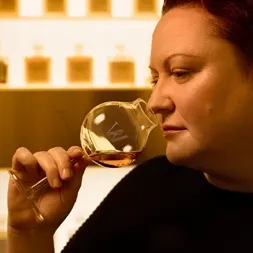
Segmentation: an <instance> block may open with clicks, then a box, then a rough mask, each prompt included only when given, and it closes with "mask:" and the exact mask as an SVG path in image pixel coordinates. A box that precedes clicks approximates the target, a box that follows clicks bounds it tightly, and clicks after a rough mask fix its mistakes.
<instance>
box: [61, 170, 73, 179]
mask: <svg viewBox="0 0 253 253" xmlns="http://www.w3.org/2000/svg"><path fill="white" fill-rule="evenodd" d="M72 175H73V173H72V170H70V169H68V168H64V169H63V171H62V177H63V178H65V179H66V178H70V177H72Z"/></svg>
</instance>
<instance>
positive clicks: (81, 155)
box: [67, 146, 91, 170]
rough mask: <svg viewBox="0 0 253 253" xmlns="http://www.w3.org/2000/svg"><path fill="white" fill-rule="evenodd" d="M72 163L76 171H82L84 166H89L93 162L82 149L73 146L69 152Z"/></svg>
mask: <svg viewBox="0 0 253 253" xmlns="http://www.w3.org/2000/svg"><path fill="white" fill-rule="evenodd" d="M67 153H68V155H69V156H70V158H71V161H72V167H73V168H75V169H78V170H79V169H82V167H83V166H85V167H86V166H87V165H88V163H89V162H90V161H91V160H90V158H89V157H88V156H87V155H86V154H85V152H84V151H83V149H82V148H80V147H78V146H72V147H70V148H69V149H68V151H67Z"/></svg>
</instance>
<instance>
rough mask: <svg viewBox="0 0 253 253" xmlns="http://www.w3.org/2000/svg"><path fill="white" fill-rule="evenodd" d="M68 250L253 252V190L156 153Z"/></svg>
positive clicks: (129, 177)
mask: <svg viewBox="0 0 253 253" xmlns="http://www.w3.org/2000/svg"><path fill="white" fill-rule="evenodd" d="M62 252H63V253H70V252H71V253H90V252H119V253H120V252H152V253H162V252H168V253H176V252H177V253H179V252H192V253H196V252H201V253H207V252H212V253H233V252H237V253H245V252H251V253H253V194H247V193H236V192H230V191H224V190H221V189H218V188H216V187H214V186H213V185H211V184H210V183H208V182H207V181H206V179H205V177H204V175H203V173H201V172H198V171H195V170H192V169H188V168H185V167H180V166H175V165H172V164H171V163H169V162H168V160H167V158H166V157H164V156H162V157H156V158H153V159H151V160H149V161H147V162H145V163H143V164H141V165H139V166H137V167H136V168H134V169H133V170H132V171H131V172H130V173H129V174H128V175H127V176H126V177H125V178H123V179H122V180H121V181H120V182H119V183H118V184H117V185H116V186H115V187H114V189H113V190H112V191H111V192H110V193H109V194H108V196H107V197H106V198H105V199H104V201H103V202H102V203H101V204H100V205H99V207H98V208H97V209H96V210H95V212H94V213H93V214H92V215H91V216H90V217H89V219H88V220H87V221H86V222H85V223H84V224H83V225H82V226H81V227H80V228H79V229H78V231H77V232H76V233H75V234H74V236H73V237H72V238H71V239H70V241H69V242H68V243H67V245H66V247H65V248H64V249H63V251H62Z"/></svg>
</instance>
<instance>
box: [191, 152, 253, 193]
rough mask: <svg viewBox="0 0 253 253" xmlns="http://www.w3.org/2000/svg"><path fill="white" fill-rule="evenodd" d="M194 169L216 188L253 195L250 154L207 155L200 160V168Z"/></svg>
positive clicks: (252, 166) (252, 161)
mask: <svg viewBox="0 0 253 253" xmlns="http://www.w3.org/2000/svg"><path fill="white" fill-rule="evenodd" d="M214 157H215V159H214ZM210 158H211V159H210ZM199 165H200V164H199ZM194 167H195V168H197V169H198V170H200V171H202V172H204V175H205V177H206V179H207V180H208V181H209V182H210V183H211V184H213V185H215V186H216V187H218V188H221V189H224V190H229V191H236V192H249V193H250V192H252V193H253V156H252V154H246V153H242V151H241V153H240V152H235V154H231V153H230V154H226V155H225V154H224V153H222V152H220V154H215V156H213V155H210V154H209V156H208V158H207V157H206V158H204V159H203V160H202V163H201V166H194Z"/></svg>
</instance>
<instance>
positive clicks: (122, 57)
mask: <svg viewBox="0 0 253 253" xmlns="http://www.w3.org/2000/svg"><path fill="white" fill-rule="evenodd" d="M108 74H109V82H110V83H111V84H119V85H133V84H134V83H135V62H134V59H133V57H131V56H129V55H127V54H126V53H125V46H124V45H123V44H118V45H116V54H115V56H113V57H110V58H109V62H108Z"/></svg>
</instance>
